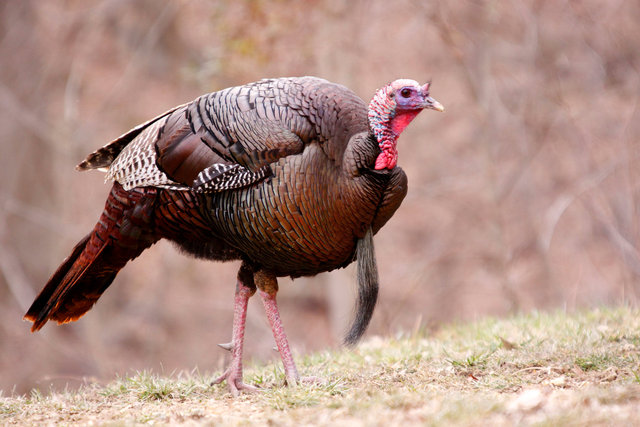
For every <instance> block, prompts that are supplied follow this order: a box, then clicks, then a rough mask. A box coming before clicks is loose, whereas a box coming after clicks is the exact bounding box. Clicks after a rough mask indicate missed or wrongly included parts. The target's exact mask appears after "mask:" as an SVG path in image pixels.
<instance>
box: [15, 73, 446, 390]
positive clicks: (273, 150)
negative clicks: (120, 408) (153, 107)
mask: <svg viewBox="0 0 640 427" xmlns="http://www.w3.org/2000/svg"><path fill="white" fill-rule="evenodd" d="M425 108H431V109H435V110H438V111H443V107H442V105H440V103H438V102H437V101H435V100H434V99H433V98H431V97H430V96H429V83H427V84H425V85H419V84H418V83H417V82H415V81H413V80H396V81H394V82H392V83H390V84H388V85H387V86H385V87H383V88H382V89H380V90H378V91H377V93H376V94H375V96H374V98H373V100H372V101H371V103H370V105H369V108H368V109H367V106H366V104H365V103H364V102H363V101H362V100H361V99H360V98H359V97H358V96H356V95H355V94H354V93H353V92H352V91H350V90H349V89H347V88H345V87H343V86H340V85H338V84H334V83H331V82H328V81H326V80H322V79H319V78H315V77H301V78H279V79H267V80H261V81H258V82H255V83H250V84H247V85H244V86H237V87H232V88H228V89H224V90H221V91H218V92H213V93H210V94H207V95H203V96H201V97H199V98H198V99H196V100H194V101H193V102H190V103H188V104H184V105H180V106H178V107H175V108H173V109H171V110H169V111H167V112H166V113H164V114H162V115H160V116H158V117H156V118H154V119H152V120H150V121H148V122H146V123H144V124H142V125H140V126H138V127H136V128H134V129H132V130H131V131H129V132H127V133H126V134H124V135H122V136H121V137H119V138H118V139H116V140H115V141H113V142H111V143H109V144H108V145H106V146H104V147H103V148H101V149H99V150H97V151H95V152H94V153H92V154H90V155H89V156H88V157H87V158H86V160H84V161H83V162H82V163H80V164H79V165H78V167H77V169H79V170H88V169H106V170H107V176H106V178H107V180H113V181H115V182H114V184H113V187H112V189H111V193H110V195H109V197H108V198H107V202H106V206H105V209H104V212H103V213H102V216H101V217H100V220H99V221H98V223H97V224H96V226H95V228H94V229H93V230H92V231H91V232H90V233H89V234H88V235H87V236H85V237H84V238H83V239H82V240H81V241H80V242H79V243H78V244H77V245H76V246H75V248H74V249H73V251H72V253H71V255H70V256H69V257H68V258H67V259H66V260H65V261H64V262H63V263H62V265H61V266H60V267H59V268H58V270H57V271H56V272H55V273H54V274H53V276H52V277H51V278H50V279H49V282H48V283H47V284H46V285H45V287H44V289H43V290H42V291H41V292H40V294H39V295H38V297H37V298H36V299H35V301H34V302H33V304H32V306H31V308H29V310H28V312H27V313H26V315H25V319H27V320H30V321H32V322H33V326H32V328H31V330H32V331H37V330H39V329H40V328H42V326H43V325H44V324H45V323H46V322H47V321H48V320H55V321H57V322H58V323H66V322H70V321H74V320H77V319H78V318H79V317H81V316H82V315H83V314H84V313H85V312H87V311H88V310H89V309H90V308H91V307H92V306H93V304H95V302H96V301H97V300H98V298H99V297H100V295H102V293H103V292H104V291H105V290H106V289H107V287H108V286H109V285H110V284H111V282H112V281H113V279H114V278H115V276H116V274H117V273H118V271H119V270H120V269H121V268H122V267H124V265H125V264H126V263H127V262H128V261H129V260H132V259H134V258H136V257H137V256H138V255H140V253H141V252H142V251H143V250H145V249H146V248H148V247H149V246H151V245H152V244H154V243H155V242H157V241H158V240H159V239H162V238H165V239H169V240H171V241H173V242H175V243H176V244H177V246H178V247H179V248H181V249H182V250H184V251H185V252H187V253H188V254H191V255H194V256H196V257H199V258H206V259H213V260H222V261H226V260H236V259H237V260H241V261H242V265H241V267H240V270H239V271H238V280H237V286H236V295H235V310H234V320H233V333H232V340H231V343H229V344H226V345H222V346H223V347H224V348H227V349H228V350H231V352H232V359H231V363H230V365H229V367H228V369H227V370H226V371H225V372H224V373H223V374H222V376H220V378H219V379H218V380H217V381H216V382H221V381H223V380H225V379H226V380H227V382H228V385H229V387H230V390H231V392H232V393H233V394H234V395H235V394H237V393H238V390H243V389H245V390H248V389H253V387H252V386H250V385H247V384H244V383H243V381H242V347H243V339H244V327H245V318H246V309H247V302H248V299H249V297H251V296H252V295H253V294H254V293H255V292H256V289H257V290H258V292H259V294H260V296H261V298H262V301H263V303H264V306H265V310H266V314H267V317H268V319H269V322H270V324H271V328H272V330H273V334H274V338H275V341H276V344H277V347H278V350H279V352H280V355H281V357H282V361H283V364H284V368H285V375H286V381H287V382H288V383H295V382H297V381H299V380H300V377H299V375H298V372H297V370H296V366H295V364H294V362H293V358H292V356H291V352H290V350H289V345H288V343H287V339H286V337H285V334H284V330H283V328H282V324H281V321H280V318H279V314H278V308H277V305H276V292H277V290H278V282H277V277H281V276H291V277H293V278H295V277H299V276H311V275H315V274H317V273H320V272H324V271H330V270H333V269H336V268H340V267H345V266H346V265H348V264H350V263H351V262H352V261H354V260H355V259H357V260H358V279H357V280H358V289H359V296H358V301H357V303H356V316H355V320H354V321H353V324H352V326H351V329H350V330H349V332H348V334H347V337H346V339H345V340H346V342H347V343H348V344H353V343H355V342H357V341H358V339H359V338H360V337H361V336H362V334H363V333H364V330H365V329H366V327H367V325H368V323H369V320H370V319H371V315H372V313H373V309H374V307H375V303H376V299H377V292H378V278H377V267H376V264H375V255H374V253H373V238H372V235H373V234H375V233H376V232H377V231H378V230H379V229H380V227H382V226H383V225H384V224H385V223H386V222H387V221H388V220H389V218H391V216H392V215H393V213H394V212H395V211H396V209H398V207H399V206H400V203H401V202H402V200H403V198H404V196H405V194H406V192H407V178H406V175H405V173H404V172H403V171H402V169H400V168H398V167H396V161H397V151H396V141H397V139H398V136H399V135H400V133H401V132H402V130H403V129H404V128H405V127H406V126H407V125H408V124H409V122H411V120H413V118H415V116H416V115H417V114H418V113H419V112H420V111H422V110H423V109H425Z"/></svg>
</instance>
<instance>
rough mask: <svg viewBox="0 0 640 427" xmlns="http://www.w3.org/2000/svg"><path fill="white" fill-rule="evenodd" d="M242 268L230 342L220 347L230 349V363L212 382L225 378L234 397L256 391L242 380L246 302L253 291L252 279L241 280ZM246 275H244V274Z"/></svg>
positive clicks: (239, 274)
mask: <svg viewBox="0 0 640 427" xmlns="http://www.w3.org/2000/svg"><path fill="white" fill-rule="evenodd" d="M241 276H243V268H242V267H241V268H240V271H239V272H238V284H237V285H236V295H235V305H234V309H233V332H232V339H231V343H229V344H223V345H221V347H222V348H225V349H228V350H230V351H231V363H230V364H229V366H228V367H227V369H226V371H225V372H224V373H223V374H222V375H221V376H220V377H218V378H217V379H216V380H215V381H213V384H219V383H221V382H222V381H224V380H227V384H228V385H229V390H230V391H231V394H232V395H233V396H234V397H235V396H237V395H238V393H239V392H240V391H250V392H252V391H256V390H257V388H256V387H254V386H252V385H248V384H245V383H244V382H243V381H242V347H243V345H244V326H245V321H246V319H247V304H248V302H249V298H250V297H251V296H252V295H253V294H254V293H255V291H256V288H255V286H248V285H253V279H252V278H251V279H249V280H244V281H243V280H242V279H243V278H242V277H241ZM245 277H246V276H245Z"/></svg>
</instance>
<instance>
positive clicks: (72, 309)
mask: <svg viewBox="0 0 640 427" xmlns="http://www.w3.org/2000/svg"><path fill="white" fill-rule="evenodd" d="M145 196H146V194H145V193H144V192H142V191H140V192H133V191H132V192H126V191H124V190H123V189H122V187H121V186H120V185H118V184H116V185H114V187H113V189H112V190H111V194H110V195H109V198H108V199H107V203H106V206H105V210H104V212H103V213H102V216H101V218H100V221H98V224H97V225H96V227H95V228H94V229H93V231H92V232H91V233H89V235H87V236H86V237H85V238H84V239H82V240H81V241H80V242H79V243H78V244H77V245H76V246H75V248H73V251H72V252H71V255H69V257H68V258H67V259H65V260H64V262H63V263H62V265H61V266H60V267H58V270H57V271H56V272H55V273H54V274H53V276H51V278H50V279H49V281H48V282H47V284H46V285H45V287H44V288H43V289H42V291H41V292H40V294H39V295H38V296H37V297H36V299H35V301H34V302H33V304H32V305H31V307H30V308H29V311H27V314H25V316H24V319H25V320H30V321H32V322H33V326H32V327H31V331H32V332H35V331H37V330H39V329H40V328H42V326H44V324H45V323H47V321H48V320H55V321H56V322H58V323H59V324H60V323H67V322H71V321H74V320H77V319H79V318H80V317H81V316H82V315H83V314H85V313H86V312H87V311H88V310H89V309H91V307H93V305H94V304H95V303H96V301H97V300H98V298H100V295H102V293H103V292H104V291H105V290H106V289H107V288H108V287H109V285H110V284H111V282H113V279H114V278H115V277H116V274H118V271H120V269H121V268H122V267H124V266H125V264H126V263H127V262H128V261H129V260H131V259H133V258H135V257H137V256H138V255H139V254H140V253H141V252H142V251H143V250H145V249H146V248H148V247H149V246H151V245H152V244H153V243H155V241H157V238H156V237H155V236H154V235H153V234H152V233H151V228H150V227H149V222H150V215H149V210H148V209H147V206H148V205H147V204H146V203H145V202H146V201H147V200H149V198H145ZM149 205H152V203H151V204H149Z"/></svg>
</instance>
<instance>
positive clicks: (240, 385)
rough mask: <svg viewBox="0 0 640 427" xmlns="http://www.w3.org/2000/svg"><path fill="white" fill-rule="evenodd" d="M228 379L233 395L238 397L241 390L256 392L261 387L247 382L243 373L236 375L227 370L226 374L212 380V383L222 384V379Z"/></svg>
mask: <svg viewBox="0 0 640 427" xmlns="http://www.w3.org/2000/svg"><path fill="white" fill-rule="evenodd" d="M224 380H227V385H228V386H229V391H230V392H231V395H232V396H233V397H238V394H240V392H241V391H243V392H247V393H255V392H257V391H259V390H260V389H259V388H258V387H256V386H252V385H249V384H245V383H244V382H243V381H242V375H241V376H236V375H233V374H232V373H231V372H229V371H227V372H225V373H224V374H222V375H220V376H219V377H218V378H216V379H215V380H213V381H212V382H211V385H215V384H220V383H221V382H222V381H224Z"/></svg>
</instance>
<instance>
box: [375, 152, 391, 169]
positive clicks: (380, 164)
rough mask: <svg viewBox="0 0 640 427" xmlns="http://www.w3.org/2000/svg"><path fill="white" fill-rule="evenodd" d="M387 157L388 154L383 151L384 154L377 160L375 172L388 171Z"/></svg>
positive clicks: (379, 155)
mask: <svg viewBox="0 0 640 427" xmlns="http://www.w3.org/2000/svg"><path fill="white" fill-rule="evenodd" d="M387 160H388V158H387V155H386V153H385V152H384V151H383V152H382V153H380V154H378V158H377V159H376V165H375V167H374V169H375V170H380V169H386V167H387Z"/></svg>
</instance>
